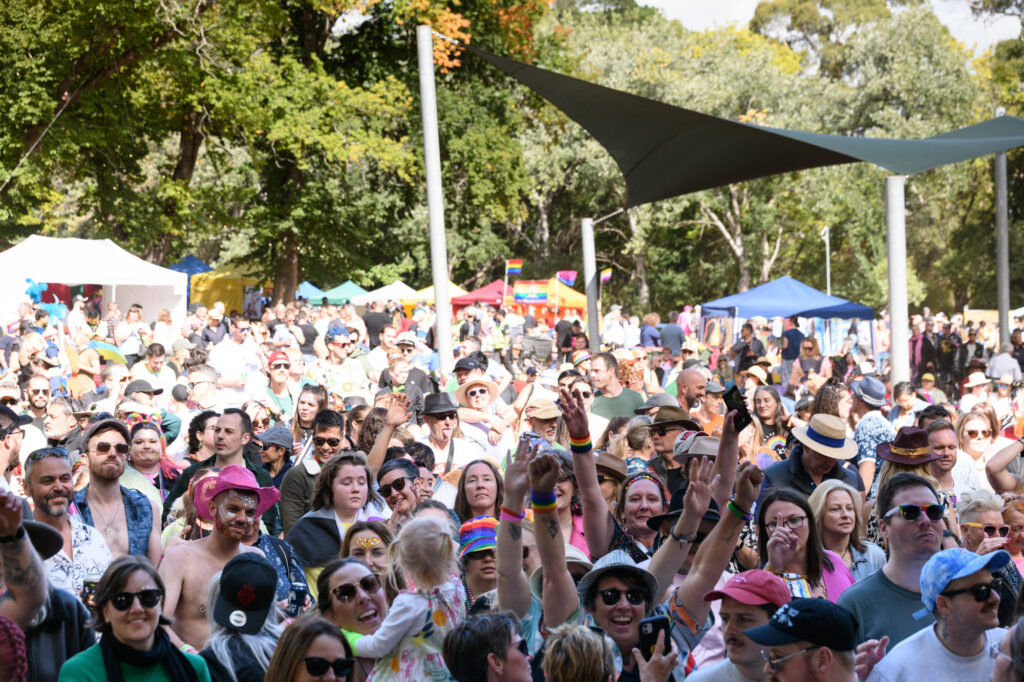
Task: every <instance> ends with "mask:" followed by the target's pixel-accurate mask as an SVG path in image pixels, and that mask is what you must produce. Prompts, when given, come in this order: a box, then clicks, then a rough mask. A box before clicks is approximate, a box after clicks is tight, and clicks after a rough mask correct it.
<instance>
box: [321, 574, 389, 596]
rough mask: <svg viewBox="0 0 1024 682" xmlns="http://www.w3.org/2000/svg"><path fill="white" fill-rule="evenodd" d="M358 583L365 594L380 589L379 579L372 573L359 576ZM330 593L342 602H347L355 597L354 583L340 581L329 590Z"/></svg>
mask: <svg viewBox="0 0 1024 682" xmlns="http://www.w3.org/2000/svg"><path fill="white" fill-rule="evenodd" d="M358 584H359V587H360V588H362V590H363V592H365V593H366V594H373V593H374V592H376V591H377V590H379V589H380V579H379V578H378V577H377V576H375V575H373V574H372V573H371V574H370V575H364V576H363V577H362V578H360V579H359V583H358ZM331 595H332V596H333V597H334V598H335V599H337V600H338V601H339V602H341V603H342V604H347V603H349V602H350V601H352V600H353V599H355V598H356V583H342V584H340V585H338V586H337V587H335V588H334V589H333V590H331Z"/></svg>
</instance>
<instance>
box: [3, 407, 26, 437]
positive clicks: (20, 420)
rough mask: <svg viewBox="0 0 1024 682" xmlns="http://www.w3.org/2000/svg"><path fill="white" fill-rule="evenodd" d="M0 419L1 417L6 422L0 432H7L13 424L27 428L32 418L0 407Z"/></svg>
mask: <svg viewBox="0 0 1024 682" xmlns="http://www.w3.org/2000/svg"><path fill="white" fill-rule="evenodd" d="M0 417H3V418H4V420H5V421H6V422H7V424H6V426H4V427H2V428H0V431H7V430H9V429H10V428H11V426H12V425H13V424H17V425H18V426H27V425H29V424H31V423H32V417H30V416H28V415H27V414H18V413H17V412H15V411H14V410H12V409H11V408H9V407H7V406H6V405H0Z"/></svg>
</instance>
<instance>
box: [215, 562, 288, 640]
mask: <svg viewBox="0 0 1024 682" xmlns="http://www.w3.org/2000/svg"><path fill="white" fill-rule="evenodd" d="M276 595H277V571H275V570H274V567H273V566H272V565H271V564H270V562H269V561H267V559H266V558H265V557H263V556H262V555H260V554H257V553H256V552H245V553H244V554H239V555H238V556H236V557H235V558H233V559H232V560H231V561H229V562H228V563H227V564H225V566H224V570H223V571H221V574H220V594H218V595H217V603H216V605H215V606H214V607H213V620H214V621H216V622H217V624H218V625H220V626H222V627H225V628H232V629H234V630H237V631H238V632H240V633H242V634H243V635H254V634H256V633H257V632H259V631H260V629H261V628H262V627H263V622H264V621H265V620H266V619H267V614H268V613H269V612H270V607H272V606H273V605H274V598H275V596H276Z"/></svg>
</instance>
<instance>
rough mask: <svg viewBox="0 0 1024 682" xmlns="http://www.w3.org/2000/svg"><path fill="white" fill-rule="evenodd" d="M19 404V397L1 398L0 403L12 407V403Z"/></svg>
mask: <svg viewBox="0 0 1024 682" xmlns="http://www.w3.org/2000/svg"><path fill="white" fill-rule="evenodd" d="M17 404H18V399H17V398H0V405H4V406H6V407H10V406H11V405H17Z"/></svg>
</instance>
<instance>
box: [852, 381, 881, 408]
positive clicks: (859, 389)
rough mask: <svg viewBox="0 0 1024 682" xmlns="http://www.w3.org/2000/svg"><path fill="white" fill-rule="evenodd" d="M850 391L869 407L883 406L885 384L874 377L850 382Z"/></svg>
mask: <svg viewBox="0 0 1024 682" xmlns="http://www.w3.org/2000/svg"><path fill="white" fill-rule="evenodd" d="M850 390H851V391H853V394H854V395H855V396H857V397H858V398H860V399H861V400H862V401H863V402H864V403H865V404H867V405H870V406H871V407H883V406H885V384H883V383H882V382H881V381H879V380H878V379H876V378H875V377H869V376H866V377H864V378H863V379H857V380H856V381H851V382H850Z"/></svg>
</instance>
